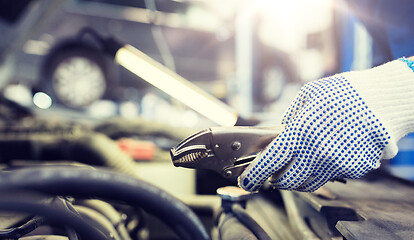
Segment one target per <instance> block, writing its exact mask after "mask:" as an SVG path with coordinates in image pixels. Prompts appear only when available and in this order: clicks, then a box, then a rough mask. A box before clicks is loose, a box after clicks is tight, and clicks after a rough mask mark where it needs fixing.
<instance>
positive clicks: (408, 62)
mask: <svg viewBox="0 0 414 240" xmlns="http://www.w3.org/2000/svg"><path fill="white" fill-rule="evenodd" d="M398 60H400V61H403V62H405V63H406V64H407V66H408V67H409V68H411V70H413V71H414V62H413V60H411V59H408V58H405V57H402V58H399V59H398Z"/></svg>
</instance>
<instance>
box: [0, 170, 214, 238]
mask: <svg viewBox="0 0 414 240" xmlns="http://www.w3.org/2000/svg"><path fill="white" fill-rule="evenodd" d="M10 189H25V190H36V191H40V192H43V193H48V194H54V195H70V196H73V197H75V198H76V197H80V198H98V199H106V200H111V201H120V202H124V203H126V204H128V205H131V206H134V207H140V208H143V209H145V210H146V211H147V212H148V213H150V214H153V215H155V216H157V217H158V218H159V219H161V220H163V221H164V222H165V223H166V224H167V225H168V226H170V227H171V230H173V231H174V232H175V233H176V234H177V235H178V236H179V237H180V238H182V239H200V240H201V239H210V236H209V235H208V233H207V231H206V229H205V227H204V226H203V224H202V223H201V221H200V219H199V218H198V217H197V215H195V213H194V212H193V211H192V210H191V209H190V208H189V207H188V206H186V205H185V204H184V203H182V202H181V201H180V200H178V199H176V198H175V197H173V196H172V195H170V194H168V193H167V192H165V191H163V190H161V189H159V188H158V187H155V186H153V185H151V184H149V183H146V182H144V181H142V180H138V179H136V178H132V177H128V176H125V175H122V174H120V173H116V172H113V171H109V170H97V169H96V170H93V169H88V168H79V167H42V168H30V169H18V170H14V171H10V172H0V193H1V192H7V191H9V190H10ZM89 239H94V238H89Z"/></svg>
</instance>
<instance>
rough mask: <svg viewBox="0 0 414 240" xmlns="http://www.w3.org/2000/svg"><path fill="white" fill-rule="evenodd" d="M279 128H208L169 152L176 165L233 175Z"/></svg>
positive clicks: (281, 128)
mask: <svg viewBox="0 0 414 240" xmlns="http://www.w3.org/2000/svg"><path fill="white" fill-rule="evenodd" d="M282 130H283V127H282V126H280V127H267V128H263V127H216V128H209V129H206V130H203V131H201V132H198V133H196V134H194V135H192V136H190V137H188V138H186V139H184V140H183V141H182V142H181V143H179V144H178V145H177V146H176V147H174V148H172V149H171V151H170V154H171V158H172V161H173V164H174V166H176V167H186V168H194V169H210V170H213V171H216V172H218V173H220V174H221V175H223V176H224V177H226V178H233V177H237V176H239V175H240V174H241V173H242V172H243V170H244V169H245V168H246V167H247V165H249V164H250V162H251V161H252V160H253V159H254V158H255V157H256V155H257V153H258V152H259V151H261V150H262V149H264V148H265V147H266V146H267V145H268V144H269V143H270V142H271V141H272V140H273V139H274V138H275V137H277V136H278V135H279V134H280V132H281V131H282Z"/></svg>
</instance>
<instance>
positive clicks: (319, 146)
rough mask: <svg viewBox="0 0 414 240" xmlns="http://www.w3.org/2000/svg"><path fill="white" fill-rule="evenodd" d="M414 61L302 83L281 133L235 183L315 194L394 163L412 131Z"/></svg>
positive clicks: (391, 63)
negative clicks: (330, 183) (338, 180)
mask: <svg viewBox="0 0 414 240" xmlns="http://www.w3.org/2000/svg"><path fill="white" fill-rule="evenodd" d="M412 60H414V58H412V57H411V58H408V59H405V58H404V59H400V60H395V61H391V62H389V63H386V64H384V65H381V66H379V67H376V68H372V69H369V70H364V71H355V72H347V73H342V74H337V75H334V76H332V77H328V78H324V79H321V80H318V81H314V82H311V83H308V84H306V85H305V86H304V87H302V89H301V90H300V91H299V92H298V94H297V96H296V98H295V100H294V101H293V102H292V104H291V106H290V107H289V108H288V109H287V111H286V113H285V115H284V117H283V120H282V124H285V125H286V129H285V130H284V131H283V132H282V134H281V135H279V137H277V138H275V139H274V140H273V142H272V143H270V144H269V145H268V146H267V147H266V148H265V150H263V151H262V152H261V153H260V154H259V156H258V157H257V158H256V159H255V160H254V161H253V163H252V164H250V165H249V166H248V167H247V168H246V170H245V171H244V172H243V173H242V175H241V176H240V177H239V185H240V186H241V187H242V188H244V189H245V190H248V191H256V190H257V189H258V188H259V187H260V186H261V185H262V184H263V183H264V182H265V181H266V180H267V179H268V178H270V181H271V183H272V184H273V185H274V186H275V187H277V188H279V189H288V190H298V191H314V190H316V189H318V188H319V187H320V186H322V185H323V184H325V183H326V182H327V181H329V180H331V179H336V178H360V177H361V176H363V175H365V174H366V173H367V172H369V171H371V170H373V169H376V168H378V167H379V166H380V160H381V159H389V158H392V157H394V156H395V155H396V154H397V152H398V147H397V142H398V140H399V139H400V138H402V137H403V136H404V135H405V134H407V133H409V132H413V131H414V73H413V68H414V66H413V65H414V63H413V61H412Z"/></svg>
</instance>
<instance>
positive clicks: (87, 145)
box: [68, 133, 138, 177]
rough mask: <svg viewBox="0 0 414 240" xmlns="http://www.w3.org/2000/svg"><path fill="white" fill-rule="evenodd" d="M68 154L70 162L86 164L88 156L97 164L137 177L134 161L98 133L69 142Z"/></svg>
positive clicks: (112, 142) (111, 141)
mask: <svg viewBox="0 0 414 240" xmlns="http://www.w3.org/2000/svg"><path fill="white" fill-rule="evenodd" d="M68 154H69V159H71V160H75V161H78V162H82V163H88V159H87V158H88V156H89V157H92V158H93V159H94V161H98V162H96V163H97V164H102V166H106V167H110V168H112V169H114V170H116V171H119V172H122V173H125V174H128V175H131V176H134V177H138V175H137V171H136V168H137V165H136V163H135V161H134V159H132V157H130V156H129V155H128V154H126V153H125V152H123V151H122V150H121V149H120V148H119V147H118V145H117V144H116V143H115V142H114V141H113V140H112V139H110V138H108V137H107V136H105V135H103V134H100V133H94V134H91V135H84V136H80V137H78V138H74V139H72V140H70V141H69V151H68Z"/></svg>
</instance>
